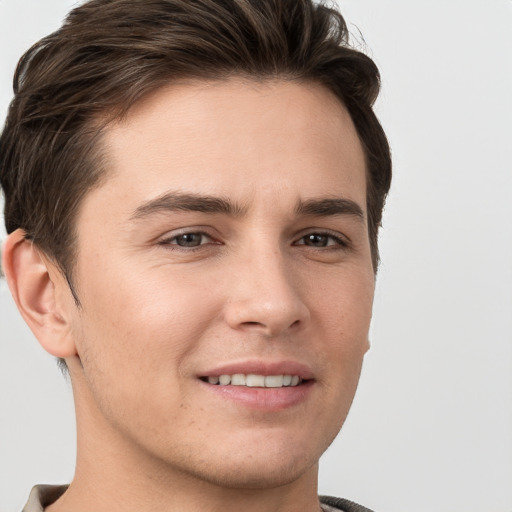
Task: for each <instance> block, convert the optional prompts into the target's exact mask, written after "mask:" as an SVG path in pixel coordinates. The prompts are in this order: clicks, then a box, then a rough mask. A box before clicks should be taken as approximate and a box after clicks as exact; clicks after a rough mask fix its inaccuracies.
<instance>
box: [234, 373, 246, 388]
mask: <svg viewBox="0 0 512 512" xmlns="http://www.w3.org/2000/svg"><path fill="white" fill-rule="evenodd" d="M246 381H247V378H246V376H245V375H244V374H243V373H236V374H235V375H233V376H232V377H231V384H232V385H233V386H245V383H246Z"/></svg>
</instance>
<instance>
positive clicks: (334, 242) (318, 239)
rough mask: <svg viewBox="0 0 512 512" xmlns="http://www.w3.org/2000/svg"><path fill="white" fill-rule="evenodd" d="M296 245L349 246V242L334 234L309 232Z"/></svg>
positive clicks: (317, 246) (318, 246)
mask: <svg viewBox="0 0 512 512" xmlns="http://www.w3.org/2000/svg"><path fill="white" fill-rule="evenodd" d="M296 245H307V246H308V247H316V248H320V249H321V248H323V247H332V246H338V247H340V246H341V247H347V245H348V244H347V242H346V241H345V240H343V239H342V238H340V237H338V236H335V235H332V234H330V233H308V234H307V235H305V236H303V237H302V238H301V239H300V240H299V241H298V242H297V243H296Z"/></svg>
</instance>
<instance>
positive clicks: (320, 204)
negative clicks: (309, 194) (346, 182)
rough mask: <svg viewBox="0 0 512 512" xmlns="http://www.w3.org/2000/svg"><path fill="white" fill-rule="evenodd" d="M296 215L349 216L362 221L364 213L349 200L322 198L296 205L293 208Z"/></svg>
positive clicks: (300, 202) (303, 201)
mask: <svg viewBox="0 0 512 512" xmlns="http://www.w3.org/2000/svg"><path fill="white" fill-rule="evenodd" d="M295 212H296V213H297V215H304V216H306V215H312V216H319V217H324V216H326V217H327V216H331V215H349V216H352V217H356V218H358V219H360V220H364V212H363V209H362V208H361V206H359V205H358V204H357V203H356V202H355V201H352V200H351V199H344V198H322V199H307V200H301V201H299V202H298V203H297V206H296V208H295Z"/></svg>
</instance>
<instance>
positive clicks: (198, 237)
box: [160, 231, 212, 248]
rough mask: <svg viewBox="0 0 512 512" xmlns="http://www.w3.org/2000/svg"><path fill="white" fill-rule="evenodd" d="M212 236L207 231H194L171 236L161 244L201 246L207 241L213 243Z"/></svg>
mask: <svg viewBox="0 0 512 512" xmlns="http://www.w3.org/2000/svg"><path fill="white" fill-rule="evenodd" d="M211 242H212V238H211V237H210V236H208V235H207V234H206V233H202V232H200V231H197V232H196V231H194V232H190V233H180V234H179V235H175V236H173V237H170V238H166V239H165V240H162V241H161V242H160V244H161V245H177V246H179V247H184V248H186V247H189V248H194V247H199V246H201V245H205V244H207V243H211Z"/></svg>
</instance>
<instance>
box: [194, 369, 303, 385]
mask: <svg viewBox="0 0 512 512" xmlns="http://www.w3.org/2000/svg"><path fill="white" fill-rule="evenodd" d="M204 380H205V381H206V382H208V383H209V384H214V385H218V386H246V387H249V388H283V387H295V386H298V385H299V384H301V383H302V379H301V378H300V377H299V376H298V375H258V374H254V373H249V374H244V373H235V374H234V375H219V376H210V377H206V378H205V379H204Z"/></svg>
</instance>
